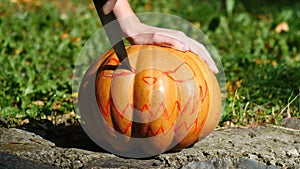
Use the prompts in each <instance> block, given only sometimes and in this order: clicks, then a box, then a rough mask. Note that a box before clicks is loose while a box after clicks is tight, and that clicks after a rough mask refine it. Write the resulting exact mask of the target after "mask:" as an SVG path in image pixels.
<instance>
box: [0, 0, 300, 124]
mask: <svg viewBox="0 0 300 169" xmlns="http://www.w3.org/2000/svg"><path fill="white" fill-rule="evenodd" d="M129 2H130V4H131V6H132V8H133V9H134V11H135V12H136V13H140V12H161V13H168V14H173V15H176V16H179V17H181V18H183V19H186V20H188V21H189V22H191V23H193V24H194V25H195V26H196V27H198V28H199V29H201V30H202V31H203V32H204V33H205V35H207V36H208V38H209V39H210V41H211V43H212V44H213V45H214V46H215V48H216V50H217V51H218V52H219V54H220V57H221V60H222V63H223V67H224V70H225V74H226V80H227V81H226V91H227V99H226V107H225V111H224V113H223V116H222V119H221V121H220V123H219V126H220V127H222V126H242V127H253V126H256V125H258V124H260V125H264V124H275V125H281V122H282V120H283V119H285V118H289V117H296V118H300V112H299V111H300V51H299V50H300V10H299V9H300V1H297V0H272V1H270V0H251V1H246V0H242V1H235V0H220V1H219V0H160V1H153V0H129ZM100 27H101V23H100V21H99V19H98V16H97V13H96V10H95V8H94V5H93V2H92V1H91V0H90V1H81V0H0V63H1V68H0V121H1V122H0V125H2V126H7V127H12V126H22V125H27V124H30V125H34V124H35V123H43V122H48V123H51V125H65V126H68V125H77V124H78V117H77V116H76V113H75V112H74V109H73V101H74V99H76V97H77V93H72V83H71V81H72V73H73V72H72V71H73V68H74V62H75V60H76V58H77V57H78V55H79V53H80V50H81V48H82V47H83V45H84V44H85V42H86V41H87V40H88V38H89V37H90V36H91V35H92V34H93V33H94V32H95V31H97V30H98V29H99V28H100Z"/></svg>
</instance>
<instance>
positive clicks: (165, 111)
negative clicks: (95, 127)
mask: <svg viewBox="0 0 300 169" xmlns="http://www.w3.org/2000/svg"><path fill="white" fill-rule="evenodd" d="M193 97H194V96H190V97H189V99H188V101H187V102H186V103H185V104H184V106H183V107H184V109H183V110H181V106H180V103H179V101H175V103H174V106H173V108H172V109H171V111H168V109H167V106H166V105H165V103H164V102H161V103H160V104H159V107H158V108H157V109H156V111H152V110H151V109H150V106H149V105H148V104H144V105H143V106H142V109H141V111H136V112H139V113H143V114H144V113H145V112H148V113H149V115H150V117H151V118H152V119H155V117H156V116H157V115H158V114H159V112H160V111H161V109H162V110H163V114H164V115H165V116H166V118H167V119H170V117H171V115H172V113H173V112H174V111H176V110H177V111H179V112H180V116H183V115H184V114H185V112H186V110H187V108H188V107H189V104H190V103H191V101H192V100H193ZM107 104H109V105H107ZM108 106H112V108H113V110H114V111H115V112H116V113H117V114H118V115H119V116H120V117H121V118H122V119H123V118H124V117H125V113H126V112H127V109H129V108H131V109H132V112H133V111H134V110H135V108H134V105H133V104H132V103H128V104H126V106H125V108H124V109H123V110H122V111H121V110H119V109H118V108H117V106H116V105H115V104H114V102H113V101H112V102H108V101H107V102H106V106H105V107H108ZM197 106H198V101H194V104H193V105H192V107H193V108H192V110H191V112H190V115H191V114H193V113H195V112H196V108H197ZM100 107H103V106H102V105H101V104H100ZM176 108H177V109H176ZM101 110H103V108H102V109H101ZM108 110H109V109H108V108H107V111H108ZM145 110H146V111H145ZM104 114H108V113H106V112H105V113H104ZM139 116H140V117H143V116H142V115H139ZM142 120H143V119H142Z"/></svg>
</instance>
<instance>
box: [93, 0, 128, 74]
mask: <svg viewBox="0 0 300 169" xmlns="http://www.w3.org/2000/svg"><path fill="white" fill-rule="evenodd" d="M93 1H94V4H95V7H96V10H97V13H98V16H99V18H100V20H101V22H102V25H103V26H104V29H105V32H106V34H107V36H108V38H109V40H110V43H111V45H112V46H113V49H114V51H115V53H116V55H117V57H118V59H119V61H120V62H121V63H122V64H121V66H122V68H125V69H128V70H131V69H130V64H129V60H128V59H126V58H127V52H126V49H125V45H124V42H123V40H122V37H123V34H122V31H121V27H120V25H119V22H118V21H116V17H115V15H114V13H113V12H110V13H109V14H107V15H105V14H104V13H103V10H102V7H103V5H104V4H105V3H106V2H107V0H93ZM112 21H114V22H112Z"/></svg>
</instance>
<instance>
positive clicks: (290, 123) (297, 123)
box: [282, 117, 300, 130]
mask: <svg viewBox="0 0 300 169" xmlns="http://www.w3.org/2000/svg"><path fill="white" fill-rule="evenodd" d="M282 126H284V127H287V128H292V129H297V130H300V119H299V118H296V117H291V118H285V119H283V120H282Z"/></svg>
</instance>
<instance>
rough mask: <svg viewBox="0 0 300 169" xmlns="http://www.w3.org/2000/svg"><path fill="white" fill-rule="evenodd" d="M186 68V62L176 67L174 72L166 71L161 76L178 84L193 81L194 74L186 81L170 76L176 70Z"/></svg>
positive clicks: (174, 71)
mask: <svg viewBox="0 0 300 169" xmlns="http://www.w3.org/2000/svg"><path fill="white" fill-rule="evenodd" d="M185 65H186V66H188V64H187V63H186V62H183V63H181V64H180V65H178V66H177V67H176V68H175V69H174V70H168V71H165V72H163V73H162V74H163V75H166V76H167V77H169V78H170V79H172V80H173V81H174V82H178V83H182V82H186V81H189V80H193V79H194V78H195V73H194V72H193V76H192V77H190V78H188V79H181V80H179V79H174V77H173V76H172V74H174V73H176V72H177V71H178V70H180V69H181V68H182V67H183V66H185Z"/></svg>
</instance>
